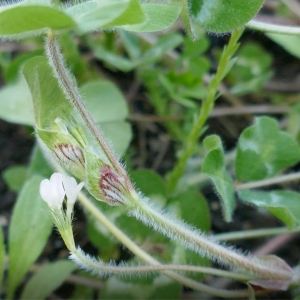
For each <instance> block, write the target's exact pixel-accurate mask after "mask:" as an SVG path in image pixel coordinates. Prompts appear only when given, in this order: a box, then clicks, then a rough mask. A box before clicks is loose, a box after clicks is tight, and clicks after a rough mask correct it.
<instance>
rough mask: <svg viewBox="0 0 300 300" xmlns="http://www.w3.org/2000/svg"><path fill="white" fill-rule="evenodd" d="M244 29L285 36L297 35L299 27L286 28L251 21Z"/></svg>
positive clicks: (299, 30) (299, 32) (299, 31)
mask: <svg viewBox="0 0 300 300" xmlns="http://www.w3.org/2000/svg"><path fill="white" fill-rule="evenodd" d="M246 27H248V28H251V29H255V30H259V31H265V32H270V33H278V34H286V35H299V34H300V27H299V26H286V25H276V24H270V23H265V22H261V21H256V20H251V21H250V22H248V23H247V24H246Z"/></svg>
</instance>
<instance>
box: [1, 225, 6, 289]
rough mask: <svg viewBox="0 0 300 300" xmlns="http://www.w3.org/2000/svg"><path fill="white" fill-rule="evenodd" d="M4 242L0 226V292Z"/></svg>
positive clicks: (3, 262) (3, 267) (3, 265)
mask: <svg viewBox="0 0 300 300" xmlns="http://www.w3.org/2000/svg"><path fill="white" fill-rule="evenodd" d="M5 253H6V250H5V244H4V235H3V228H2V226H1V227H0V293H1V292H2V285H3V275H4V270H5Z"/></svg>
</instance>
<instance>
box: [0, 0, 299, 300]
mask: <svg viewBox="0 0 300 300" xmlns="http://www.w3.org/2000/svg"><path fill="white" fill-rule="evenodd" d="M213 4H214V5H213ZM262 5H263V0H251V1H245V2H241V1H237V0H236V1H235V0H232V1H227V2H224V1H222V0H217V1H214V3H213V2H212V1H211V0H207V1H206V0H203V1H198V0H191V1H184V0H182V1H172V0H170V1H154V2H152V1H151V2H147V1H145V2H144V1H138V0H122V1H106V0H98V1H84V2H76V3H70V4H68V5H62V4H59V3H57V2H53V3H52V2H48V1H46V0H39V1H33V0H27V1H26V0H25V1H22V2H20V3H15V4H11V5H7V6H3V7H1V9H0V25H1V26H0V37H2V38H3V39H6V40H19V39H25V40H26V41H27V42H28V43H34V44H35V45H38V47H37V48H40V47H44V51H41V50H36V51H33V52H30V53H25V54H23V55H20V56H18V58H17V59H15V60H13V61H12V62H11V63H10V64H6V65H5V62H6V58H1V60H0V63H1V65H2V67H3V68H4V70H5V72H4V74H5V78H6V80H7V82H8V84H7V86H6V87H4V88H3V89H2V91H1V92H0V101H2V100H3V99H4V98H7V99H11V103H13V104H14V105H12V106H11V107H8V106H7V104H6V103H5V102H3V103H2V102H1V103H0V106H1V107H2V112H1V117H2V118H4V119H5V120H8V121H10V122H16V123H20V124H23V125H30V126H33V127H34V131H35V136H36V140H37V144H36V146H35V149H34V152H33V154H32V157H31V162H30V164H29V166H28V167H27V168H24V167H17V168H11V169H8V170H7V171H6V172H5V174H4V177H5V179H6V181H7V182H8V183H9V184H10V186H11V188H12V189H13V190H15V191H19V196H18V200H17V202H16V205H15V207H14V211H13V215H12V219H11V222H10V226H9V234H8V249H7V250H6V249H5V245H4V241H3V236H2V235H3V232H2V231H1V245H0V267H1V270H2V271H3V272H1V276H2V275H3V274H4V271H5V269H6V268H5V260H6V258H8V260H9V266H8V268H7V273H5V275H6V276H4V277H3V276H2V277H3V278H4V280H3V282H4V285H3V295H5V297H6V298H7V299H11V298H13V297H15V295H16V292H17V288H18V286H19V285H20V282H21V280H22V279H23V277H24V276H25V275H26V274H27V272H28V271H29V269H30V267H31V266H32V264H33V263H34V262H35V261H36V259H37V258H38V257H39V255H40V254H41V252H42V250H43V248H44V246H45V243H46V241H47V239H48V236H49V234H50V232H51V228H52V223H54V224H55V226H56V228H57V230H58V231H59V233H60V235H61V238H62V239H63V241H64V243H65V245H66V247H67V249H68V250H69V252H70V256H69V258H70V260H71V261H73V262H74V263H75V264H73V263H72V262H71V261H69V260H62V261H59V262H54V263H49V264H47V265H45V266H43V267H42V268H41V269H40V270H39V271H38V272H36V273H35V275H34V276H32V277H31V278H30V280H29V281H28V282H27V283H26V285H25V286H24V288H23V289H22V291H21V294H20V299H25V298H46V297H47V296H48V295H49V294H50V293H51V292H53V291H54V290H55V289H56V288H57V287H58V286H59V285H60V284H61V283H62V282H63V281H64V280H65V279H66V278H67V277H68V276H69V275H70V274H71V272H73V271H74V270H75V269H76V266H78V267H79V268H80V269H83V270H85V271H88V272H90V273H91V274H93V275H95V276H97V277H100V278H102V277H107V276H108V275H110V276H111V277H109V278H108V279H107V280H106V282H105V284H104V287H103V288H101V298H119V297H123V298H124V297H126V298H129V299H133V298H141V297H144V298H147V299H158V298H159V299H164V298H174V299H176V298H179V297H180V291H181V289H182V286H186V287H189V288H191V289H193V290H194V291H198V292H200V293H203V294H210V295H213V296H217V297H223V298H243V297H249V298H251V299H253V298H254V297H255V294H256V293H257V294H265V293H268V292H270V291H281V290H287V289H294V290H295V291H296V292H295V294H296V293H297V289H299V286H300V273H299V268H298V267H297V266H289V265H288V264H287V263H286V262H285V261H284V260H282V259H281V258H279V257H278V256H275V255H265V256H256V255H254V254H253V255H252V254H250V253H248V254H245V253H243V252H242V251H241V250H239V249H236V248H235V247H233V246H231V245H229V244H223V243H220V240H226V239H227V240H230V239H234V238H235V237H236V236H238V235H243V233H227V234H224V235H223V236H222V235H216V236H213V235H210V234H209V233H207V231H208V230H209V226H210V212H209V209H208V205H207V202H206V200H205V199H204V198H203V196H202V195H201V194H200V193H199V190H197V189H196V188H195V187H191V184H189V182H188V179H187V177H188V175H190V173H191V172H189V170H188V169H189V163H190V161H191V159H192V158H193V157H195V158H199V157H200V158H201V162H200V164H201V171H200V170H197V168H195V169H194V170H195V172H196V173H197V174H200V175H201V178H200V179H199V182H201V183H203V182H204V183H205V184H207V182H208V180H209V181H210V182H211V183H212V184H213V186H214V188H215V190H216V193H217V195H218V196H219V198H220V202H221V205H222V213H223V218H224V220H225V221H227V222H231V221H232V220H233V213H234V211H235V208H236V204H237V202H236V198H237V197H236V195H237V196H238V198H239V199H240V200H241V201H243V202H244V203H249V204H251V205H254V206H256V207H262V208H265V209H267V210H268V211H269V212H270V213H271V214H273V215H274V216H275V217H277V218H278V219H279V220H281V221H282V222H283V223H284V224H285V225H286V227H281V228H271V229H265V230H264V232H263V233H261V231H259V230H257V231H253V232H250V233H249V235H251V234H252V236H259V235H260V234H261V235H264V236H268V235H274V234H279V233H283V232H286V233H287V232H291V231H294V232H299V226H300V208H299V204H298V202H299V198H300V195H299V193H297V192H295V191H289V190H283V189H280V190H263V191H261V190H258V188H260V187H265V186H269V185H271V184H274V183H280V182H286V181H289V180H296V179H299V178H300V175H299V173H291V174H284V175H282V174H281V173H282V172H283V171H284V170H286V169H287V168H291V167H293V166H294V165H296V164H297V163H299V161H300V147H299V141H297V140H296V139H295V138H293V137H292V136H291V135H290V134H289V133H287V132H284V131H283V130H281V129H280V128H279V125H278V122H277V121H276V120H275V119H273V118H270V117H267V116H263V117H259V118H257V119H256V120H255V122H254V124H253V125H251V126H250V127H248V128H246V129H245V130H243V132H242V133H241V134H240V136H239V138H238V142H237V146H236V149H235V153H234V159H233V162H232V161H231V162H230V161H229V159H228V155H227V154H226V153H225V152H224V148H223V145H222V140H221V138H220V137H219V136H218V135H214V134H213V135H206V136H205V137H204V139H203V141H201V138H202V136H203V135H204V134H205V133H206V130H207V120H208V118H209V117H210V116H211V115H212V113H213V109H214V106H215V102H216V100H217V99H218V98H219V97H220V95H221V92H222V81H223V80H224V78H227V79H228V81H229V82H231V83H232V84H233V85H234V86H233V87H232V90H231V92H228V91H226V92H227V93H229V94H230V95H231V96H232V97H235V96H236V95H242V94H248V93H250V92H255V91H258V90H259V89H260V88H261V87H262V85H263V84H264V83H265V82H267V81H268V80H269V78H270V77H271V75H272V72H271V71H270V70H269V67H270V63H271V60H272V58H271V56H270V55H268V54H267V53H266V52H265V51H264V50H263V49H261V48H259V47H258V46H255V45H245V46H242V47H241V51H240V54H239V56H238V57H237V56H236V55H237V51H238V49H239V40H240V38H241V36H242V34H243V32H244V28H245V26H246V27H250V28H254V29H258V30H266V31H268V32H273V33H272V34H273V35H274V33H276V34H278V33H286V34H294V33H299V28H297V27H285V26H278V25H271V24H265V23H261V22H258V21H256V20H253V17H254V16H255V15H256V13H257V12H258V11H259V9H260V7H261V6H262ZM178 18H181V20H182V22H183V24H184V26H185V30H186V32H187V34H188V37H184V36H182V35H181V34H179V33H169V34H164V35H162V36H160V37H159V38H157V37H155V36H154V38H155V41H153V36H150V38H149V36H147V35H142V37H141V38H140V37H139V36H140V35H141V34H142V33H145V32H157V31H162V30H165V29H168V28H170V27H171V26H172V25H173V24H174V23H175V22H176V20H177V19H178ZM112 30H116V31H117V32H118V34H115V33H114V32H113V31H112ZM91 31H101V34H99V33H98V32H96V33H94V34H91ZM203 31H209V32H213V33H224V32H231V35H230V38H229V41H228V43H227V44H226V45H225V46H224V48H223V50H222V52H220V53H217V54H216V57H217V58H218V64H217V66H216V68H215V69H216V70H215V72H213V75H211V76H209V77H208V76H206V75H205V74H206V73H208V71H209V69H210V61H209V59H208V58H207V57H206V56H205V55H204V53H205V51H206V50H207V49H208V47H209V41H208V39H207V37H205V35H204V33H203ZM71 34H72V35H74V36H76V37H79V38H80V39H81V41H82V43H84V45H85V46H86V47H89V48H90V49H91V51H92V53H93V55H94V57H97V58H99V59H101V60H103V61H104V62H105V63H106V64H107V67H108V68H110V69H111V70H113V71H115V70H116V69H117V70H121V71H123V72H129V71H132V70H135V71H136V73H135V75H136V81H137V82H142V81H144V82H145V83H144V86H145V88H146V89H147V93H148V95H149V98H150V99H151V104H152V106H153V109H154V110H155V112H156V113H157V116H158V117H159V118H166V119H167V122H166V126H165V128H166V130H167V132H168V133H169V134H170V136H171V137H172V138H173V140H174V141H176V142H177V145H178V149H179V151H178V158H177V160H176V161H175V163H174V166H173V167H172V168H171V170H169V172H168V174H167V175H166V177H165V178H164V179H162V178H161V177H160V176H159V175H158V174H156V173H154V172H151V171H150V170H139V171H132V170H130V168H129V171H130V173H132V174H130V175H128V173H129V172H128V171H127V170H126V168H125V167H124V164H123V163H122V162H121V161H120V159H119V157H122V156H123V155H124V153H125V151H126V150H127V148H128V146H129V143H130V140H131V138H132V129H131V126H130V125H129V124H128V122H127V121H126V118H127V117H128V107H127V105H126V102H125V99H124V97H123V95H122V94H121V93H120V92H119V90H118V89H117V88H116V87H115V85H114V84H113V83H112V82H110V81H108V80H103V79H100V78H99V76H98V74H97V69H96V68H94V69H92V70H89V68H90V65H89V64H90V62H89V61H88V60H86V59H84V58H82V57H81V54H80V52H79V50H78V49H77V45H76V44H75V42H74V40H73V39H71V38H70V35H71ZM41 37H42V39H41ZM272 37H273V39H274V36H272ZM275 37H276V36H275ZM117 39H118V40H117ZM193 39H194V41H193ZM120 41H121V42H120ZM120 45H121V46H120ZM176 47H180V49H181V50H180V53H179V54H178V53H177V52H175V51H174V49H175V48H176ZM124 53H125V54H126V55H124ZM164 56H166V57H164ZM256 56H259V58H260V59H261V61H259V60H257V59H256ZM170 59H171V63H170ZM69 68H70V69H69ZM19 70H21V72H19ZM72 72H74V74H75V75H76V78H75V76H74V75H73V73H72ZM78 83H79V85H78ZM234 99H236V98H234ZM5 105H6V106H5ZM178 113H180V115H178ZM176 117H179V119H180V121H181V123H178V122H177V121H176ZM108 140H109V141H111V142H108ZM42 152H43V154H44V156H43V155H42V154H41V153H42ZM128 164H129V166H130V161H129V163H128ZM72 176H74V177H75V178H76V179H77V180H78V182H79V183H78V184H77V181H76V179H75V178H73V177H72ZM15 177H17V178H18V180H15ZM48 178H50V180H49V179H48ZM82 189H83V191H81V190H82ZM41 198H42V199H43V200H44V201H42V199H41ZM77 198H78V200H79V202H80V204H81V205H82V207H83V208H84V211H85V214H86V217H87V220H88V221H87V222H88V234H89V238H90V239H91V241H92V243H93V244H94V245H95V246H96V247H98V248H99V249H100V250H101V257H99V258H97V257H94V256H92V255H90V254H88V253H86V251H84V250H83V249H82V248H81V247H80V246H77V245H76V240H75V239H74V233H73V223H74V222H76V220H75V221H74V219H73V217H74V215H76V211H75V212H74V205H75V202H76V200H77ZM46 203H47V204H46ZM47 205H48V207H47ZM175 215H176V217H175ZM75 219H76V218H75ZM245 235H246V233H245ZM170 240H171V241H172V243H170ZM143 241H147V242H146V243H145V244H144V245H143V246H141V244H142V243H143ZM118 243H122V244H123V245H124V246H126V247H127V248H128V249H129V250H130V251H131V252H132V253H133V254H134V257H133V258H132V259H130V261H124V262H122V263H120V264H116V263H115V262H111V263H107V260H110V259H112V258H113V257H114V256H118V255H117V254H118V253H117V252H118V251H119V250H118V249H119V247H118ZM147 243H148V244H149V245H163V246H162V248H163V250H162V251H161V253H159V252H157V253H155V251H154V252H153V253H151V251H146V250H145V248H146V249H147V247H146V246H147ZM245 250H247V249H245ZM148 252H149V253H148ZM6 253H7V254H6ZM210 262H214V263H215V264H216V265H219V266H221V267H220V268H216V267H210ZM149 273H150V276H149V277H147V278H145V276H144V274H147V275H149ZM208 274H209V275H214V276H220V277H225V278H230V279H233V280H237V281H240V282H242V283H244V284H246V286H247V287H246V288H245V289H241V290H236V291H230V290H226V289H221V288H215V287H212V286H210V285H207V284H205V283H202V281H203V278H204V276H205V275H208ZM113 275H118V276H113ZM131 276H135V277H134V278H131ZM99 286H100V282H99ZM144 287H147V288H144ZM256 287H258V288H256ZM86 295H87V294H85V297H92V296H86ZM73 296H74V295H73ZM77 297H80V296H77Z"/></svg>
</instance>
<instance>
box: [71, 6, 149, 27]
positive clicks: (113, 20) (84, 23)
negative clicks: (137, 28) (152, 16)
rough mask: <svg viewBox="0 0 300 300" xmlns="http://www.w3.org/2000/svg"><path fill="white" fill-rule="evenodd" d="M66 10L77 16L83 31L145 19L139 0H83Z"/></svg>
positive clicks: (76, 18)
mask: <svg viewBox="0 0 300 300" xmlns="http://www.w3.org/2000/svg"><path fill="white" fill-rule="evenodd" d="M66 11H67V12H68V13H69V14H71V15H72V16H73V17H74V18H75V20H76V21H77V23H78V27H79V31H80V32H81V33H85V32H87V31H90V30H96V29H99V28H105V27H115V26H120V25H125V24H138V23H141V22H143V21H144V20H145V16H144V13H143V11H142V10H141V6H140V4H139V1H137V0H119V1H117V2H112V1H107V0H105V1H98V2H97V1H95V2H83V3H79V4H77V5H74V6H72V7H70V8H68V9H67V10H66Z"/></svg>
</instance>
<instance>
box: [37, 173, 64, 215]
mask: <svg viewBox="0 0 300 300" xmlns="http://www.w3.org/2000/svg"><path fill="white" fill-rule="evenodd" d="M62 178H63V176H62V174H60V173H54V174H52V176H51V177H50V180H49V179H44V180H42V182H41V184H40V194H41V197H42V199H43V200H44V201H46V202H47V204H48V205H49V207H50V208H51V209H52V210H53V209H59V210H61V208H62V203H63V200H64V197H65V190H64V188H63V185H62Z"/></svg>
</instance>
